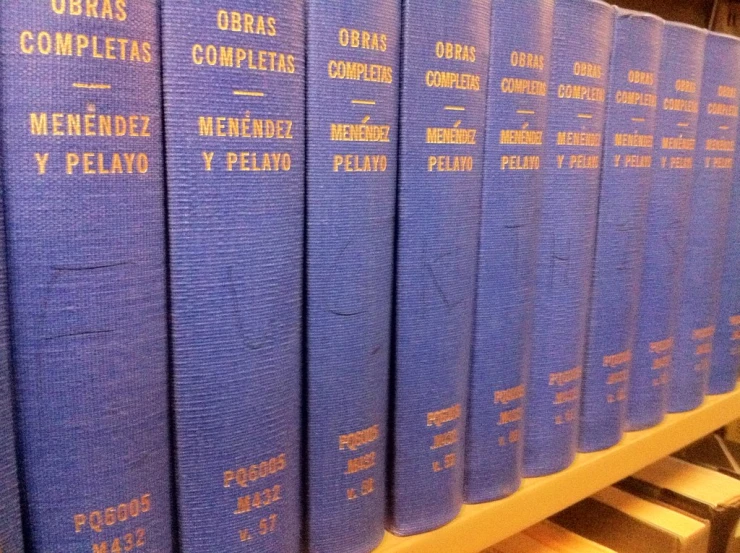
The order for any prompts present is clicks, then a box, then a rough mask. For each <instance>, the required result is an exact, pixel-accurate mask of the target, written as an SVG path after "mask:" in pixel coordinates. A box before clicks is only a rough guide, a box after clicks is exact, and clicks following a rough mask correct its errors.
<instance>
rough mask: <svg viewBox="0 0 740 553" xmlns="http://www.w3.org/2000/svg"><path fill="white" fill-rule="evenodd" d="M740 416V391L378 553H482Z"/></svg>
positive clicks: (387, 541)
mask: <svg viewBox="0 0 740 553" xmlns="http://www.w3.org/2000/svg"><path fill="white" fill-rule="evenodd" d="M738 415H740V389H739V390H736V391H734V392H732V393H730V394H725V395H721V396H710V397H708V398H707V399H706V400H705V402H704V404H703V405H702V406H701V407H699V408H698V409H696V410H694V411H690V412H688V413H680V414H674V415H668V416H667V417H666V419H665V421H663V423H662V424H660V425H658V426H656V427H654V428H650V429H648V430H643V431H640V432H630V433H628V434H626V436H625V438H624V439H623V440H622V442H621V443H619V444H618V445H616V446H615V447H612V448H611V449H607V450H605V451H599V452H595V453H588V454H580V455H578V457H577V458H576V461H575V463H573V465H572V466H571V467H569V468H568V469H566V470H565V471H563V472H560V473H557V474H553V475H550V476H544V477H541V478H531V479H527V480H525V481H524V484H523V486H522V488H521V489H520V490H519V491H518V492H517V493H515V494H514V495H512V496H511V497H508V498H506V499H503V500H501V501H495V502H492V503H484V504H480V505H465V506H464V507H463V510H462V512H461V513H460V515H458V517H457V518H456V519H455V520H454V521H452V522H451V523H450V524H448V525H446V526H443V527H442V528H439V529H438V530H435V531H433V532H428V533H426V534H420V535H418V536H411V537H407V538H399V537H397V536H393V535H391V534H388V533H386V535H385V538H384V540H383V542H382V543H381V545H380V546H379V548H378V549H377V550H376V551H375V553H449V552H450V551H455V553H479V552H480V551H482V550H484V549H485V548H486V547H489V546H491V545H494V544H496V543H498V542H499V541H501V540H503V539H505V538H507V537H509V536H511V535H513V534H516V533H517V532H520V531H522V530H524V529H525V528H528V527H529V526H531V525H533V524H536V523H537V522H539V521H540V520H543V519H545V518H547V517H548V516H550V515H553V514H555V513H557V512H559V511H561V510H562V509H564V508H566V507H568V506H569V505H572V504H573V503H576V502H578V501H580V500H581V499H584V498H586V497H588V496H590V495H592V494H593V493H595V492H597V491H599V490H600V489H603V488H605V487H607V486H609V485H611V484H613V483H614V482H617V481H618V480H621V479H623V478H625V477H627V476H629V475H631V474H633V473H635V472H637V471H638V470H640V469H641V468H643V467H644V466H647V465H649V464H651V463H653V462H655V461H657V460H659V459H661V458H663V457H665V456H667V455H669V454H671V453H673V452H674V451H677V450H679V449H681V448H682V447H684V446H687V445H689V444H690V443H691V442H693V441H695V440H697V439H699V438H701V437H702V436H704V435H706V434H708V433H710V432H712V431H713V430H716V429H717V428H719V427H721V426H723V425H725V424H727V423H729V422H730V421H732V420H734V419H736V418H737V417H738Z"/></svg>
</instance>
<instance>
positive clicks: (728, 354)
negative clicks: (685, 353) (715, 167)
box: [707, 150, 740, 394]
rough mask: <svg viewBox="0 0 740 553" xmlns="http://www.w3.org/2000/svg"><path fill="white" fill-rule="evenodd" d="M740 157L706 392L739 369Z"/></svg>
mask: <svg viewBox="0 0 740 553" xmlns="http://www.w3.org/2000/svg"><path fill="white" fill-rule="evenodd" d="M738 213H740V159H739V158H738V154H737V150H736V155H735V177H734V178H733V180H732V200H731V204H730V220H729V222H728V225H727V240H726V244H727V245H726V249H725V259H724V261H723V264H722V280H721V286H720V304H719V313H718V315H717V330H716V335H715V339H714V345H713V351H712V366H711V368H710V370H709V384H708V387H707V393H709V394H724V393H727V392H731V391H732V390H734V389H735V386H736V385H737V378H738V371H740V217H738V215H737V214H738Z"/></svg>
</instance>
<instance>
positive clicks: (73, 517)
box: [0, 0, 172, 553]
mask: <svg viewBox="0 0 740 553" xmlns="http://www.w3.org/2000/svg"><path fill="white" fill-rule="evenodd" d="M158 6H159V3H158V2H157V1H155V0H129V1H128V2H124V1H119V2H105V3H104V2H94V3H93V2H88V3H87V5H84V4H83V3H81V2H61V1H60V2H48V1H44V0H24V1H20V0H11V1H7V2H3V4H2V8H0V9H1V10H2V14H1V15H0V21H1V22H2V23H1V25H2V28H1V30H0V33H1V35H2V37H1V38H2V65H3V74H2V94H1V95H0V96H1V97H2V118H3V120H2V141H3V158H4V160H5V162H4V166H3V185H4V186H5V192H6V194H5V202H6V203H5V205H6V223H7V241H8V250H9V251H8V254H9V255H8V272H9V282H10V298H11V312H12V313H13V318H12V325H11V326H12V344H13V361H14V365H15V372H16V396H17V410H18V425H19V428H18V433H19V443H20V447H19V456H20V461H21V467H22V469H21V479H22V481H23V492H24V496H25V500H24V503H25V515H26V520H25V522H26V523H27V526H26V535H27V537H28V541H29V543H27V544H26V547H27V548H28V549H29V550H30V551H35V552H39V553H40V552H44V553H46V552H52V551H64V552H72V551H74V552H83V551H84V552H89V551H124V550H125V549H128V550H134V549H137V550H139V551H142V552H145V551H146V552H157V553H169V552H170V551H172V525H171V507H172V503H171V494H170V448H169V421H168V409H169V402H168V394H167V387H168V375H167V316H166V291H165V284H166V277H165V258H166V256H165V217H164V215H165V212H164V170H163V169H164V168H163V165H164V160H163V152H162V131H161V127H162V121H161V98H160V97H161V86H160V42H159V24H158V21H159V14H158ZM16 551H18V550H10V551H9V552H8V553H11V552H12V553H16Z"/></svg>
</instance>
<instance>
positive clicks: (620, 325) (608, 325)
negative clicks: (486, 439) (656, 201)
mask: <svg viewBox="0 0 740 553" xmlns="http://www.w3.org/2000/svg"><path fill="white" fill-rule="evenodd" d="M662 37H663V21H662V20H661V19H659V18H657V17H654V16H651V15H648V14H643V13H638V12H631V11H626V10H618V11H617V14H616V18H615V22H614V46H613V49H612V58H611V68H610V71H609V73H610V82H609V91H608V95H607V108H606V109H607V115H606V126H605V130H604V163H603V166H602V170H601V189H600V193H599V208H598V209H599V215H598V223H597V231H596V254H595V259H594V268H593V276H592V286H591V300H590V307H589V311H590V313H589V323H588V330H587V336H586V357H585V363H584V367H583V384H582V390H581V419H580V432H579V439H578V448H579V450H580V451H596V450H599V449H605V448H607V447H610V446H612V445H614V444H616V443H617V442H618V441H619V440H620V438H621V437H622V429H623V427H624V419H625V413H626V407H627V402H626V399H627V387H628V385H629V372H630V368H631V365H632V346H633V344H634V336H635V327H636V322H637V321H636V316H637V301H638V298H639V279H640V276H641V272H642V268H641V264H642V259H643V250H644V243H645V225H646V223H647V206H648V201H649V198H650V187H651V185H652V181H653V165H654V163H655V159H654V158H653V146H654V142H655V140H654V135H655V119H656V112H657V105H658V101H657V98H658V96H657V94H658V68H659V65H660V48H661V42H662Z"/></svg>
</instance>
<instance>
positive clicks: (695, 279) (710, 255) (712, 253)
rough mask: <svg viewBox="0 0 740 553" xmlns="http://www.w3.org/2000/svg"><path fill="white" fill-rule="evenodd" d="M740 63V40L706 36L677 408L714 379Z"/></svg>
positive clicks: (675, 383)
mask: <svg viewBox="0 0 740 553" xmlns="http://www.w3.org/2000/svg"><path fill="white" fill-rule="evenodd" d="M739 62H740V39H737V38H735V37H731V36H728V35H721V34H717V33H709V34H708V35H707V38H706V46H705V53H704V73H703V77H702V82H701V93H700V94H701V95H700V101H699V123H698V128H697V136H696V152H697V153H696V157H695V159H694V162H695V167H694V184H693V188H692V192H691V205H690V207H689V211H690V216H689V220H688V230H687V242H686V251H685V257H684V262H683V265H682V267H681V269H680V272H681V277H680V288H679V290H680V297H679V300H678V315H677V316H678V322H677V328H676V335H675V340H676V343H675V352H674V355H673V370H672V375H671V383H670V387H669V393H668V410H669V411H670V412H675V411H689V410H691V409H694V408H695V407H698V406H699V405H700V404H701V403H702V401H703V400H704V394H705V392H706V390H707V386H708V383H709V371H710V367H711V363H712V350H713V346H714V335H715V333H716V327H717V316H718V312H719V301H720V282H721V278H722V263H723V261H724V254H725V246H726V238H727V230H728V223H729V217H730V204H731V201H732V184H733V178H734V171H733V166H734V161H735V146H736V139H737V129H738V125H737V121H738V104H739V103H740V101H739V99H738V87H740V65H738V63H739ZM733 215H734V217H737V216H738V215H739V214H738V213H734V214H733Z"/></svg>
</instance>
